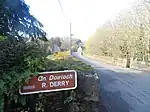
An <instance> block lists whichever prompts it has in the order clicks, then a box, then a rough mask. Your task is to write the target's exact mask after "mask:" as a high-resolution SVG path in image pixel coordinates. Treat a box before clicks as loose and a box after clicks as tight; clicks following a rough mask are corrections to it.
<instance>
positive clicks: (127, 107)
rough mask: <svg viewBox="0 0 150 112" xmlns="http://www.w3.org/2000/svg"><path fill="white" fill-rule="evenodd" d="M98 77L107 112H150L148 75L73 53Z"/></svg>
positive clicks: (149, 82) (149, 76) (149, 78)
mask: <svg viewBox="0 0 150 112" xmlns="http://www.w3.org/2000/svg"><path fill="white" fill-rule="evenodd" d="M73 56H75V57H77V58H79V59H80V60H82V61H83V62H85V63H87V64H90V65H91V66H92V67H93V68H94V69H95V70H96V71H97V73H98V74H99V75H100V88H101V89H100V93H101V100H102V102H103V104H104V105H105V106H106V108H107V110H108V112H150V74H149V73H146V72H142V71H137V70H133V69H129V68H121V67H118V66H111V65H107V64H104V63H102V62H100V61H95V60H92V59H89V58H85V57H83V56H81V55H80V54H79V53H73Z"/></svg>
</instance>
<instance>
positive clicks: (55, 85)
mask: <svg viewBox="0 0 150 112" xmlns="http://www.w3.org/2000/svg"><path fill="white" fill-rule="evenodd" d="M68 85H69V80H68V81H54V82H50V83H49V84H48V85H47V84H46V83H45V82H43V83H42V88H46V87H47V86H50V87H58V86H68Z"/></svg>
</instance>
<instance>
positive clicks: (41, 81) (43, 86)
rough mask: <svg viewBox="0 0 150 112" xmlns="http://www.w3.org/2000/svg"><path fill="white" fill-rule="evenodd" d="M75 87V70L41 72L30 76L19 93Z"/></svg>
mask: <svg viewBox="0 0 150 112" xmlns="http://www.w3.org/2000/svg"><path fill="white" fill-rule="evenodd" d="M76 87H77V73H76V71H75V70H67V71H54V72H42V73H39V75H38V76H34V77H31V79H30V80H29V81H28V82H27V83H25V84H24V85H23V86H22V88H21V89H20V90H19V92H20V94H21V95H26V94H35V93H43V92H53V91H62V90H71V89H75V88H76Z"/></svg>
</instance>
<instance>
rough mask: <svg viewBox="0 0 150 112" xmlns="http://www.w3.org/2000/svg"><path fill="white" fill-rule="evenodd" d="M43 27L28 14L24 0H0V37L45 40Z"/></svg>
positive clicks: (27, 7)
mask: <svg viewBox="0 0 150 112" xmlns="http://www.w3.org/2000/svg"><path fill="white" fill-rule="evenodd" d="M42 27H43V25H42V24H41V23H40V22H39V21H38V20H37V19H36V18H35V17H34V16H32V15H31V14H30V13H29V6H27V5H26V4H25V2H24V0H13V1H12V0H0V35H1V36H6V37H7V38H18V39H23V38H25V37H30V38H32V39H36V38H40V39H44V40H46V37H45V35H46V33H45V32H44V31H43V30H42Z"/></svg>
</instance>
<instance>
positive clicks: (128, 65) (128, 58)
mask: <svg viewBox="0 0 150 112" xmlns="http://www.w3.org/2000/svg"><path fill="white" fill-rule="evenodd" d="M126 59H127V63H126V68H130V64H131V60H130V55H129V52H127V56H126Z"/></svg>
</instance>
